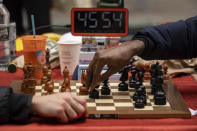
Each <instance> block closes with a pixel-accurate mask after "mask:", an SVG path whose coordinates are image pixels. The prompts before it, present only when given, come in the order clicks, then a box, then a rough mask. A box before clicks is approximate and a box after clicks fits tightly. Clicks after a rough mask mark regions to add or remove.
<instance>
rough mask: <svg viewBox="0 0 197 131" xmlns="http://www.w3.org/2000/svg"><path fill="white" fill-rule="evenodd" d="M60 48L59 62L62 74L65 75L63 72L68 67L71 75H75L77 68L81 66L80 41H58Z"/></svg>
mask: <svg viewBox="0 0 197 131" xmlns="http://www.w3.org/2000/svg"><path fill="white" fill-rule="evenodd" d="M57 43H58V48H59V60H60V68H61V74H62V75H63V73H62V72H63V70H64V68H65V66H67V68H68V70H69V75H73V73H74V71H75V68H76V66H77V65H78V64H79V55H80V45H81V42H79V41H67V40H65V41H58V42H57Z"/></svg>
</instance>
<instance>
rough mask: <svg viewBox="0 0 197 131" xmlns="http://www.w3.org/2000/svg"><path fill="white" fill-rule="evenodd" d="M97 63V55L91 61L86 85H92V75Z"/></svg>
mask: <svg viewBox="0 0 197 131" xmlns="http://www.w3.org/2000/svg"><path fill="white" fill-rule="evenodd" d="M95 63H96V55H95V56H94V58H93V60H92V61H91V63H90V64H89V66H88V69H87V75H86V86H87V87H90V84H91V82H92V77H93V76H92V75H93V71H94V69H95Z"/></svg>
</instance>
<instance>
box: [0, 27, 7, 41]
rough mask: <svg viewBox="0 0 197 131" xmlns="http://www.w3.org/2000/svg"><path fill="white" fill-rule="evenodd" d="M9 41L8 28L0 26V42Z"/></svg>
mask: <svg viewBox="0 0 197 131" xmlns="http://www.w3.org/2000/svg"><path fill="white" fill-rule="evenodd" d="M8 40H9V26H0V41H8Z"/></svg>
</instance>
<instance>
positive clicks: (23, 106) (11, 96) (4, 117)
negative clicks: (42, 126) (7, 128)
mask: <svg viewBox="0 0 197 131" xmlns="http://www.w3.org/2000/svg"><path fill="white" fill-rule="evenodd" d="M31 100H32V95H27V94H16V93H13V91H12V89H11V88H10V87H0V123H7V122H13V123H28V122H29V118H30V107H31Z"/></svg>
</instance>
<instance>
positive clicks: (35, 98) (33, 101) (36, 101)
mask: <svg viewBox="0 0 197 131" xmlns="http://www.w3.org/2000/svg"><path fill="white" fill-rule="evenodd" d="M37 104H38V96H33V97H32V102H31V109H30V113H36V105H37Z"/></svg>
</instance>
